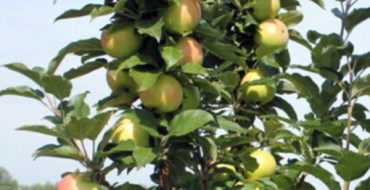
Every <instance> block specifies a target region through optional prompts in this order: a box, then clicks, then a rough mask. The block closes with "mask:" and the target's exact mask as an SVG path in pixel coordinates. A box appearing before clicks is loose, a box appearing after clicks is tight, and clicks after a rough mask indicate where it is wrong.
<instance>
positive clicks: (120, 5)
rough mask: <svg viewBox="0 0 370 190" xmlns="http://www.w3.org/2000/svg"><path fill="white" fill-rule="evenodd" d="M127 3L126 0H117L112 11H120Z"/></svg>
mask: <svg viewBox="0 0 370 190" xmlns="http://www.w3.org/2000/svg"><path fill="white" fill-rule="evenodd" d="M126 3H127V0H118V1H117V3H116V4H115V5H114V11H115V12H120V11H122V10H123V8H125V6H126Z"/></svg>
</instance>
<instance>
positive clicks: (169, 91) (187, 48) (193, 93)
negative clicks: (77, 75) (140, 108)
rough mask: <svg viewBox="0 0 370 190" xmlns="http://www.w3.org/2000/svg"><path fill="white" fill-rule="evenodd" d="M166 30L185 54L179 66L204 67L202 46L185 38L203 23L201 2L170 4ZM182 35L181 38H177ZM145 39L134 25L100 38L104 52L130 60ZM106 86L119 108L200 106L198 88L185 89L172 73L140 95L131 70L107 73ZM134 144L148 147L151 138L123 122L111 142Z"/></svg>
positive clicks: (184, 0)
mask: <svg viewBox="0 0 370 190" xmlns="http://www.w3.org/2000/svg"><path fill="white" fill-rule="evenodd" d="M161 14H163V21H164V28H165V30H166V31H167V32H168V33H170V34H174V36H175V39H178V40H177V42H176V43H174V44H173V47H175V48H176V49H177V50H179V51H180V52H181V53H182V58H181V59H180V60H179V61H178V62H177V65H178V66H180V65H183V64H200V65H201V64H202V62H203V52H202V48H201V46H200V44H199V43H198V42H197V41H196V40H195V39H194V38H192V37H190V36H185V37H183V34H187V33H191V31H192V30H193V29H194V28H195V27H196V26H197V25H198V24H199V22H200V20H201V8H200V4H199V1H198V0H180V1H178V2H172V3H170V5H169V7H168V9H167V10H166V11H164V12H163V13H161ZM176 35H181V36H182V37H177V36H176ZM143 41H144V37H143V36H142V35H140V34H139V33H138V32H137V31H136V30H135V26H134V24H133V23H122V22H119V23H113V24H112V25H111V26H110V27H109V28H108V29H106V30H104V31H103V32H102V35H101V44H102V47H103V49H104V51H105V52H106V53H107V54H108V55H110V56H111V57H113V58H128V57H130V56H132V55H134V54H135V53H136V52H137V51H138V50H139V49H140V48H141V46H142V44H143ZM107 82H108V85H109V87H110V88H111V89H112V92H113V94H115V95H116V96H117V98H116V99H115V101H116V103H117V104H125V105H131V104H132V103H133V102H134V101H136V100H137V99H140V101H141V103H142V104H143V105H144V106H145V107H147V108H151V109H153V110H154V111H155V112H157V113H159V114H162V113H169V112H174V111H176V110H179V109H181V110H188V109H195V108H197V107H198V106H199V103H200V94H199V90H198V88H196V87H195V86H190V85H182V84H181V83H180V82H179V81H178V80H177V79H176V78H175V77H174V76H172V75H171V74H169V73H162V74H161V75H159V77H158V78H157V80H156V82H155V83H154V85H153V86H152V87H150V88H149V89H145V90H141V91H138V87H137V84H136V83H135V81H134V80H133V78H131V77H130V75H129V71H128V70H118V69H108V71H107ZM129 139H130V140H133V141H134V142H135V143H137V144H138V145H141V146H148V142H149V140H148V139H149V134H147V133H146V132H145V131H144V130H142V129H140V128H139V127H137V126H136V125H135V124H134V123H133V122H132V121H130V119H128V118H122V119H121V120H120V121H119V122H118V123H117V125H116V130H115V132H114V133H113V136H112V141H113V142H114V143H118V142H119V141H122V140H129Z"/></svg>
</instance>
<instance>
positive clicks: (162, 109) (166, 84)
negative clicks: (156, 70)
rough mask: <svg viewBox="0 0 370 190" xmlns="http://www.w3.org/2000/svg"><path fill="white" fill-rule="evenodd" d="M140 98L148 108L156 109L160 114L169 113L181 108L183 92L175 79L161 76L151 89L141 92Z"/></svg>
mask: <svg viewBox="0 0 370 190" xmlns="http://www.w3.org/2000/svg"><path fill="white" fill-rule="evenodd" d="M139 98H140V100H141V102H142V103H143V104H144V105H145V106H146V107H149V108H154V109H156V111H157V112H159V113H167V112H172V111H175V110H177V109H178V108H179V107H180V105H181V103H182V100H183V90H182V87H181V84H180V83H179V82H178V81H177V80H176V79H175V78H174V77H172V76H170V75H166V74H161V75H160V76H159V77H158V78H157V81H156V82H155V84H154V85H153V86H152V87H151V88H149V89H147V90H144V91H141V92H139Z"/></svg>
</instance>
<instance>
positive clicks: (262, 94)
mask: <svg viewBox="0 0 370 190" xmlns="http://www.w3.org/2000/svg"><path fill="white" fill-rule="evenodd" d="M264 77H265V76H264V74H263V72H262V71H260V70H250V71H248V72H247V74H246V75H245V76H244V77H243V79H242V82H241V84H242V85H244V84H246V87H245V89H243V92H242V98H243V100H244V101H245V102H251V103H258V104H261V105H263V104H266V103H268V102H270V101H271V100H272V99H274V96H275V93H276V89H275V88H274V87H273V86H271V85H269V84H249V85H248V83H250V82H252V81H254V80H259V79H263V78H264Z"/></svg>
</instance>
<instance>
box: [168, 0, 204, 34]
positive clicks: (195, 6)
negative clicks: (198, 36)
mask: <svg viewBox="0 0 370 190" xmlns="http://www.w3.org/2000/svg"><path fill="white" fill-rule="evenodd" d="M201 17H202V14H201V9H200V4H199V1H198V0H178V1H177V2H175V1H171V3H170V6H169V7H168V8H167V10H165V11H164V13H163V20H164V27H165V28H166V29H167V30H168V31H169V32H172V33H176V34H183V33H187V32H190V31H191V30H193V29H194V28H195V27H196V26H197V25H198V24H199V22H200V20H201Z"/></svg>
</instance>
